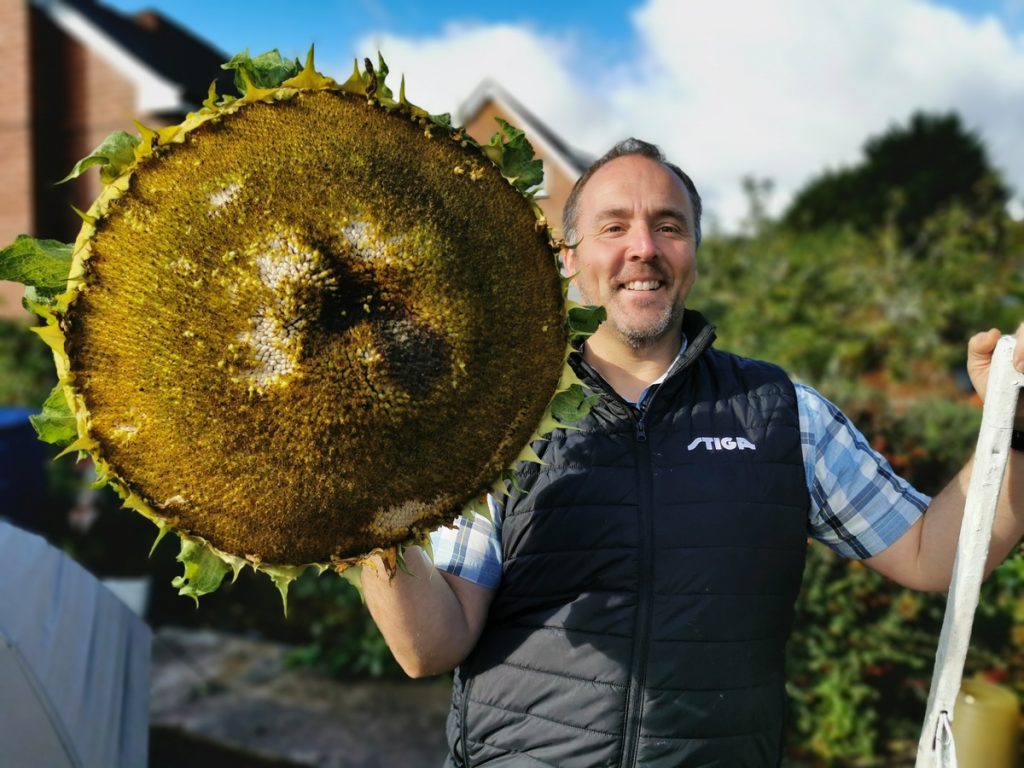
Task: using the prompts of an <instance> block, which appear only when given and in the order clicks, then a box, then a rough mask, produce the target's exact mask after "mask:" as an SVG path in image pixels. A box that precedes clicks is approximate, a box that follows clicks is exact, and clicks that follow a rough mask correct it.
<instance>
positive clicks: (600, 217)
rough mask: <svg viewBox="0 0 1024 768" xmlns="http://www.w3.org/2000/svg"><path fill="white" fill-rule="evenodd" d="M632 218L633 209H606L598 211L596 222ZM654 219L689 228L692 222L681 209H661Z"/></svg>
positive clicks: (595, 217) (657, 211) (655, 213)
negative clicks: (675, 222) (667, 220)
mask: <svg viewBox="0 0 1024 768" xmlns="http://www.w3.org/2000/svg"><path fill="white" fill-rule="evenodd" d="M632 216H633V209H632V208H605V209H604V210H603V211H598V212H597V214H595V216H594V222H595V223H600V222H602V221H608V220H609V219H628V218H632ZM654 218H656V219H675V220H676V221H678V222H680V223H681V224H683V225H684V226H686V227H687V228H689V226H690V220H689V219H688V218H687V217H686V212H685V211H683V210H682V209H680V208H659V209H658V210H656V211H655V212H654Z"/></svg>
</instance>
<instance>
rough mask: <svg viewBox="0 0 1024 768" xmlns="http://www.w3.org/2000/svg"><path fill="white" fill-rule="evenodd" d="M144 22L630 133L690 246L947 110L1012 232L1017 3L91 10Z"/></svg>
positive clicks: (585, 133)
mask: <svg viewBox="0 0 1024 768" xmlns="http://www.w3.org/2000/svg"><path fill="white" fill-rule="evenodd" d="M101 1H102V2H104V4H106V5H108V6H111V7H113V8H115V9H117V10H121V11H125V12H135V11H138V10H141V9H143V8H155V9H157V10H159V11H161V12H162V13H163V14H164V15H166V16H168V17H170V18H171V19H173V20H175V21H177V22H178V23H180V24H182V25H183V26H186V27H188V28H189V29H191V30H192V31H193V32H195V33H196V34H198V35H199V36H200V37H202V38H203V39H205V40H207V41H208V42H210V43H212V44H213V45H214V46H216V47H218V48H220V49H221V50H223V51H224V52H226V53H228V54H231V53H235V52H238V51H240V50H242V49H245V48H248V49H249V50H250V52H251V53H253V54H256V53H261V52H263V51H266V50H269V49H271V48H277V49H279V50H280V51H281V53H282V54H284V55H287V56H292V57H298V58H300V59H302V60H304V59H305V55H306V51H307V50H308V48H309V46H310V45H315V48H316V62H317V69H318V70H320V71H321V72H323V73H325V74H328V75H331V76H333V77H335V78H342V79H343V78H345V77H347V76H348V74H349V73H350V72H351V70H352V62H353V59H354V58H356V57H358V58H359V59H360V60H362V58H364V57H366V56H370V57H373V58H375V57H376V52H377V51H378V50H379V51H381V52H382V53H383V55H384V58H385V60H386V61H387V63H388V66H389V68H390V71H391V72H392V73H393V76H396V80H397V76H398V75H401V74H405V76H406V92H407V95H408V97H409V99H410V100H411V101H413V102H415V103H417V104H419V105H420V106H422V107H424V108H426V109H428V110H429V111H431V112H434V113H437V112H453V113H456V112H457V110H458V107H459V105H460V104H461V103H462V102H463V101H464V100H465V99H466V97H467V96H469V94H470V93H471V92H472V91H473V89H474V88H475V87H476V86H477V85H478V84H479V83H480V82H481V81H482V80H483V79H484V78H486V77H492V78H494V79H496V80H497V81H498V82H500V83H501V84H502V86H503V87H504V88H505V89H506V90H508V91H509V92H510V93H512V94H513V95H514V96H515V97H516V98H517V99H518V100H519V101H520V102H522V103H523V104H524V105H525V106H526V107H527V108H528V109H529V110H530V111H531V112H533V113H534V114H535V115H536V116H537V117H539V118H540V119H541V120H543V121H544V122H545V123H546V124H547V125H548V126H549V127H550V128H551V129H553V130H554V131H555V132H556V133H557V134H558V135H560V136H561V137H562V139H564V140H565V141H566V142H567V143H569V144H570V145H572V146H574V147H576V148H577V149H579V150H582V151H583V152H587V153H589V154H591V155H593V156H598V155H600V154H602V153H603V152H604V151H605V150H606V149H607V148H608V147H610V146H611V145H612V144H613V143H615V142H616V141H618V140H619V139H622V138H625V137H626V136H631V135H632V136H637V137H639V138H642V139H646V140H648V141H653V142H655V143H657V144H659V145H660V146H661V147H662V149H663V150H664V151H665V153H666V154H667V155H668V157H669V159H671V160H673V161H674V162H676V163H678V164H679V165H681V166H682V167H683V168H684V169H686V170H687V171H688V172H689V173H690V175H691V176H693V177H694V179H695V181H696V183H697V186H698V188H699V189H700V191H701V194H702V196H703V197H704V200H705V208H706V211H707V214H706V215H707V219H706V223H705V231H714V230H715V229H722V230H726V231H731V230H734V229H735V228H736V227H737V226H738V225H739V223H740V222H741V221H742V219H743V216H744V214H745V213H746V211H747V201H746V198H745V195H744V193H743V185H742V180H743V179H744V177H753V178H757V179H769V180H771V182H772V184H773V192H772V195H771V197H770V199H769V211H770V212H772V213H778V212H780V211H781V210H782V209H783V208H784V207H785V205H786V204H787V203H788V201H789V200H790V199H791V198H792V195H793V193H794V192H795V191H797V190H799V189H800V188H801V187H802V186H803V185H804V184H805V183H806V182H807V181H808V180H809V179H811V178H813V177H814V176H816V175H817V174H819V173H821V172H822V171H824V170H825V169H830V168H831V169H834V168H840V167H843V166H845V165H850V164H853V163H856V162H857V161H858V160H859V159H860V158H861V148H862V146H863V144H864V141H865V139H867V138H868V137H869V136H872V135H877V134H879V133H881V132H883V131H885V130H886V129H888V128H890V127H892V126H894V125H898V124H906V123H907V121H908V119H909V117H910V115H911V114H912V113H913V112H914V111H917V110H923V111H928V112H933V113H935V112H949V111H954V110H955V111H956V112H958V113H959V114H960V116H961V117H962V118H963V120H964V122H965V124H966V126H967V127H968V128H969V129H971V130H973V131H975V132H976V133H977V134H978V135H979V136H981V138H982V139H983V140H984V142H985V144H986V146H987V147H988V150H989V157H990V160H991V161H992V162H993V163H994V164H995V165H996V166H997V167H998V168H999V169H1000V170H1001V171H1002V172H1003V174H1004V177H1005V179H1006V181H1007V182H1008V183H1009V184H1010V186H1011V187H1012V188H1013V189H1014V191H1015V200H1014V203H1013V204H1012V210H1013V212H1014V213H1015V215H1018V216H1020V215H1024V151H1021V144H1022V139H1024V0H767V1H765V0H646V2H626V1H625V0H618V1H615V2H613V1H612V0H589V1H588V2H576V1H575V0H545V2H541V1H540V0H520V1H519V2H517V3H513V2H510V1H509V0H506V1H505V2H501V3H493V2H479V0H478V2H474V3H469V2H461V1H460V2H432V3H426V2H414V1H413V0H289V1H288V2H282V0H273V1H271V0H248V1H247V2H237V1H236V0H101Z"/></svg>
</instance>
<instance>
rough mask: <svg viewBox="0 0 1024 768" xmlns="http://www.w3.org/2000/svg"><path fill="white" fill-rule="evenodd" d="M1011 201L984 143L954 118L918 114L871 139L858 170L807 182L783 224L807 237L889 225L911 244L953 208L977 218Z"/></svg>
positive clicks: (827, 172) (841, 172) (837, 171)
mask: <svg viewBox="0 0 1024 768" xmlns="http://www.w3.org/2000/svg"><path fill="white" fill-rule="evenodd" d="M1009 199H1010V190H1009V188H1008V187H1007V186H1006V185H1005V183H1004V182H1003V180H1002V176H1001V174H1000V173H999V171H998V170H997V169H995V168H994V167H992V165H991V164H990V162H989V159H988V155H987V152H986V150H985V146H984V144H983V143H982V141H981V139H980V138H979V137H978V136H977V135H976V134H975V133H974V132H972V131H969V130H967V129H965V128H964V126H963V124H962V122H961V120H960V117H959V116H958V115H957V114H956V113H953V112H950V113H947V114H937V115H930V114H926V113H922V112H917V113H914V114H913V115H912V116H911V118H910V120H909V122H908V123H907V125H905V126H901V125H896V126H893V127H892V128H890V129H889V130H888V131H886V132H885V133H883V134H882V135H880V136H877V137H874V138H870V139H868V141H867V142H866V143H865V144H864V160H863V161H862V162H861V163H860V164H858V165H855V166H853V167H850V168H843V169H840V170H834V171H826V172H825V173H823V174H821V175H820V176H818V177H817V178H815V179H813V180H812V181H811V182H810V183H808V184H807V186H805V187H804V188H803V189H802V190H800V191H799V192H798V193H797V194H796V196H795V197H794V199H793V202H792V203H791V204H790V206H789V208H788V210H787V211H786V212H785V214H784V215H783V219H782V223H783V225H784V226H785V227H787V228H789V229H793V230H797V231H803V232H807V231H814V230H820V229H832V228H840V227H843V226H850V227H852V228H854V229H855V230H857V231H859V232H863V233H867V232H871V231H873V230H876V229H878V228H879V227H880V226H882V225H883V224H885V223H889V224H892V225H894V226H895V228H896V230H897V231H898V232H899V233H900V241H901V242H902V243H903V244H910V243H913V242H915V241H917V239H918V237H919V234H920V232H921V229H922V227H923V225H924V223H925V221H927V220H928V219H929V218H930V217H931V216H933V215H934V214H936V213H937V212H939V211H942V210H944V209H946V208H948V207H949V206H951V205H958V206H960V207H962V208H963V209H965V210H966V211H968V212H969V213H972V214H985V213H989V212H993V211H996V212H999V213H1003V212H1004V211H1005V207H1006V203H1007V201H1008V200H1009Z"/></svg>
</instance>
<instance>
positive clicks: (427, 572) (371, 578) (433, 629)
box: [362, 547, 494, 677]
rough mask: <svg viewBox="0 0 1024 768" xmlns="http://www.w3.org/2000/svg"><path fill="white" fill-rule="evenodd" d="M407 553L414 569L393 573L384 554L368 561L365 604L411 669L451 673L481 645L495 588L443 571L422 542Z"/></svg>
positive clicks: (422, 672) (417, 673)
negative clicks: (392, 575) (424, 548)
mask: <svg viewBox="0 0 1024 768" xmlns="http://www.w3.org/2000/svg"><path fill="white" fill-rule="evenodd" d="M404 558H405V564H406V567H407V569H408V571H409V573H406V572H404V571H402V570H401V569H400V570H399V571H398V573H396V574H395V576H394V578H389V577H388V575H387V573H386V572H385V570H384V564H383V562H381V560H380V558H374V560H371V561H370V563H368V564H366V565H364V566H363V573H362V579H363V594H364V595H365V597H366V605H367V607H368V608H369V609H370V615H371V616H373V620H374V621H375V622H377V626H378V627H379V628H380V631H381V634H383V635H384V639H385V640H386V641H387V643H388V647H389V648H390V649H391V652H392V653H393V654H394V656H395V659H396V660H397V661H398V663H399V664H400V665H401V666H402V669H404V670H405V672H406V674H408V675H409V676H410V677H428V676H430V675H437V674H440V673H442V672H447V671H448V670H450V669H453V668H454V667H456V666H457V665H458V664H459V663H460V662H461V661H462V660H463V659H465V658H466V656H468V655H469V652H470V651H471V650H473V646H475V645H476V641H477V639H478V638H479V637H480V633H481V632H482V631H483V627H484V622H485V620H486V619H487V610H488V608H489V607H490V604H491V599H492V598H493V597H494V590H493V589H490V588H488V587H483V586H480V585H478V584H474V583H473V582H471V581H467V580H465V579H462V578H459V577H458V576H453V575H452V574H450V573H447V572H445V571H440V570H438V569H437V568H435V567H434V564H433V563H432V562H431V561H430V558H429V557H428V556H427V554H426V552H424V551H423V550H422V549H421V548H419V547H409V548H408V549H406V550H405V552H404Z"/></svg>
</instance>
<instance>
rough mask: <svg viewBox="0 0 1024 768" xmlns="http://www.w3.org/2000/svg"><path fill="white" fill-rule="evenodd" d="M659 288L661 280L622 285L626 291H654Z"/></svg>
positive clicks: (634, 281) (632, 282)
mask: <svg viewBox="0 0 1024 768" xmlns="http://www.w3.org/2000/svg"><path fill="white" fill-rule="evenodd" d="M661 286H662V282H661V280H630V281H629V282H628V283H623V285H622V287H623V288H624V289H625V290H627V291H654V290H657V289H658V288H660V287H661Z"/></svg>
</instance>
